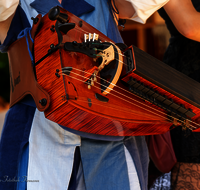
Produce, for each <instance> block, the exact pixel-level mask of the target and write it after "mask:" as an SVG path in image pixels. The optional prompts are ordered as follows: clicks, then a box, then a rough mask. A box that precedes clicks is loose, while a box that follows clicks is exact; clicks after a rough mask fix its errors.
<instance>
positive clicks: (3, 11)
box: [0, 0, 19, 22]
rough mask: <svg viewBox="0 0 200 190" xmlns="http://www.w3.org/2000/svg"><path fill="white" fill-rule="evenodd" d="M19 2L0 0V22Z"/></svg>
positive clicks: (17, 0) (10, 13)
mask: <svg viewBox="0 0 200 190" xmlns="http://www.w3.org/2000/svg"><path fill="white" fill-rule="evenodd" d="M18 4H19V0H0V22H1V21H4V20H6V19H7V18H8V17H9V16H11V15H12V14H13V13H14V12H15V10H16V8H17V5H18Z"/></svg>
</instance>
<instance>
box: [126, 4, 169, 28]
mask: <svg viewBox="0 0 200 190" xmlns="http://www.w3.org/2000/svg"><path fill="white" fill-rule="evenodd" d="M126 1H128V2H130V3H131V4H132V6H133V7H134V9H135V14H134V15H133V16H132V17H131V18H130V19H131V20H134V21H136V22H140V23H143V24H144V23H145V22H146V20H147V19H148V18H149V17H150V16H151V15H152V14H153V13H154V12H156V11H157V10H158V9H159V8H161V7H162V6H164V5H165V4H166V3H167V2H168V1H169V0H126Z"/></svg>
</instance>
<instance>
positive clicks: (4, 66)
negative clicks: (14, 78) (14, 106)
mask: <svg viewBox="0 0 200 190" xmlns="http://www.w3.org/2000/svg"><path fill="white" fill-rule="evenodd" d="M0 96H1V97H2V98H3V99H4V100H5V101H6V102H9V99H10V79H9V63H8V56H7V54H6V53H0Z"/></svg>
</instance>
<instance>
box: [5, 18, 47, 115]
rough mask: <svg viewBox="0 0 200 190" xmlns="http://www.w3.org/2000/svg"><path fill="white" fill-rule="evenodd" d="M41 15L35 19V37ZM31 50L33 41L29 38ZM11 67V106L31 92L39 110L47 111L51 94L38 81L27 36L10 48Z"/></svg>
mask: <svg viewBox="0 0 200 190" xmlns="http://www.w3.org/2000/svg"><path fill="white" fill-rule="evenodd" d="M41 17H42V16H41V15H38V16H37V17H36V19H34V24H33V27H32V30H31V36H32V38H33V39H34V37H35V33H36V31H37V28H38V26H39V24H40V20H41ZM29 44H30V46H29V47H30V50H32V47H33V43H32V42H31V40H29ZM8 58H9V67H10V83H11V85H10V86H11V89H10V106H13V105H14V104H16V103H17V102H19V101H20V100H22V99H23V98H24V97H25V96H26V95H28V94H30V95H31V96H32V97H33V99H34V101H35V104H36V106H37V108H38V110H39V111H45V110H46V109H47V108H48V107H49V105H50V96H49V94H48V93H47V92H46V91H45V90H44V89H43V88H42V87H41V86H40V85H39V84H38V83H37V81H36V78H35V74H34V69H33V65H32V62H31V58H30V56H29V52H28V48H27V42H26V37H22V38H20V39H18V40H17V41H16V42H14V43H13V44H12V45H11V46H10V47H9V49H8Z"/></svg>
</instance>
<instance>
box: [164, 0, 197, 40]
mask: <svg viewBox="0 0 200 190" xmlns="http://www.w3.org/2000/svg"><path fill="white" fill-rule="evenodd" d="M164 9H165V11H166V12H167V14H168V15H169V17H170V19H171V20H172V22H173V24H174V26H175V27H176V28H177V30H178V31H179V32H180V33H181V34H182V35H183V36H185V37H187V38H189V39H192V40H195V41H199V42H200V13H199V12H197V11H196V9H195V8H194V6H193V4H192V2H191V0H184V1H181V3H180V1H179V0H170V1H169V2H168V3H167V4H166V5H165V6H164Z"/></svg>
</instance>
